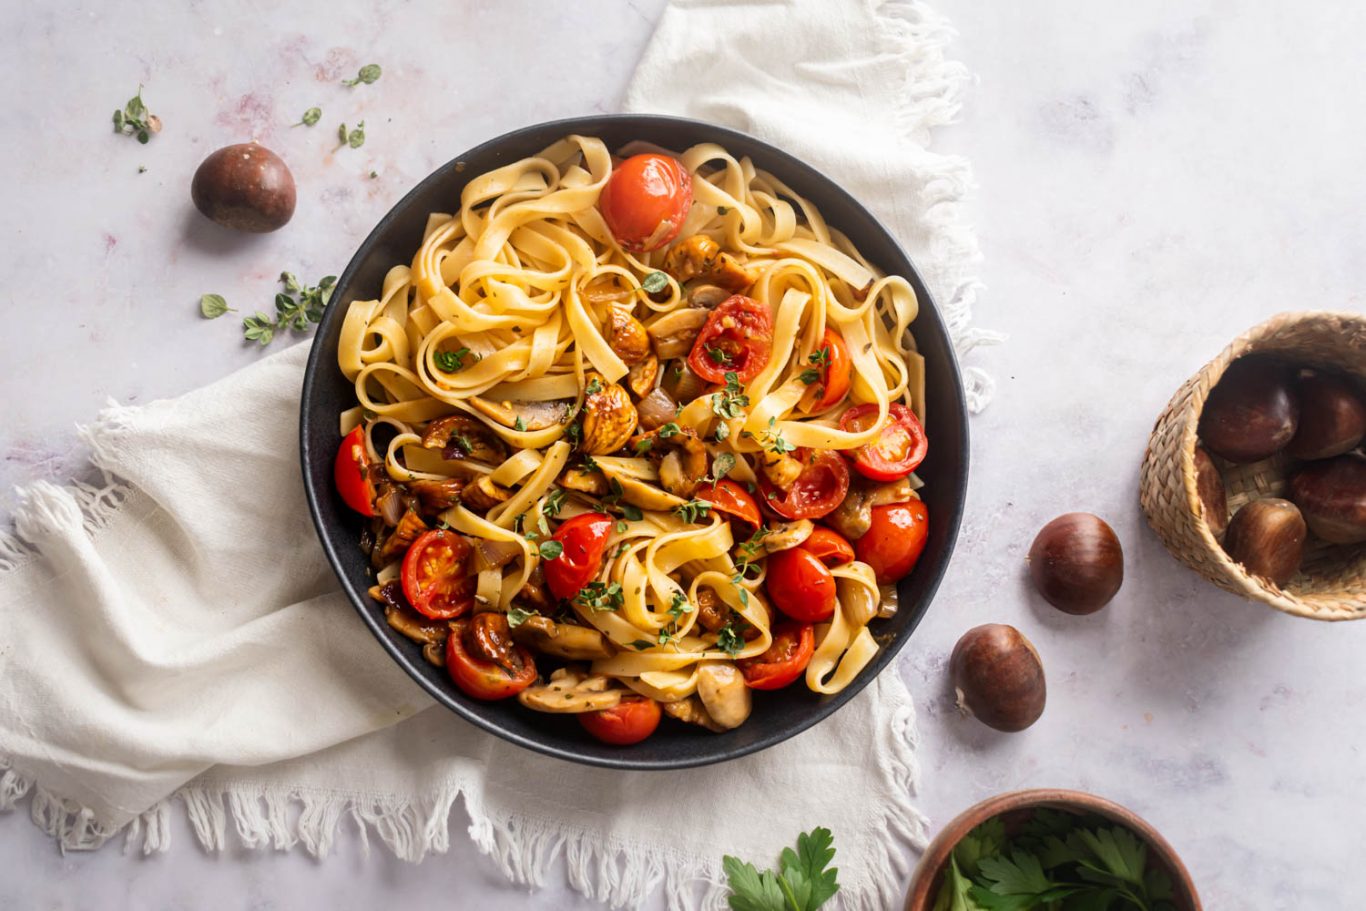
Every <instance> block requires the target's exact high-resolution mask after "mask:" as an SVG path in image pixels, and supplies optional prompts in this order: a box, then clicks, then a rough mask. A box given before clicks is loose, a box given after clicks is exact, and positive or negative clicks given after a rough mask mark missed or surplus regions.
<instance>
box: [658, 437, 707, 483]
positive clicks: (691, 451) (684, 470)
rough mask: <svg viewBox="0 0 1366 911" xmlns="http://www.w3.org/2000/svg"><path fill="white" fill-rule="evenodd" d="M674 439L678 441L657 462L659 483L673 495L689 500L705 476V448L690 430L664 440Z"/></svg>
mask: <svg viewBox="0 0 1366 911" xmlns="http://www.w3.org/2000/svg"><path fill="white" fill-rule="evenodd" d="M675 440H677V441H679V442H678V444H677V445H676V447H675V448H674V449H673V450H672V451H671V452H669V453H667V454H665V456H664V458H663V459H662V460H661V461H660V463H659V483H660V484H662V485H663V486H664V489H665V490H667V491H668V492H669V493H671V494H673V495H674V496H678V497H682V498H683V499H685V500H689V499H692V495H693V494H695V493H697V488H698V487H699V486H700V485H701V484H702V479H703V478H704V477H706V476H707V448H706V447H705V446H703V445H702V441H701V440H699V439H698V438H697V435H696V434H694V433H693V432H692V431H691V430H689V431H688V432H687V433H679V434H676V435H675V436H672V437H670V438H669V439H668V440H667V441H666V442H669V443H673V442H674V441H675Z"/></svg>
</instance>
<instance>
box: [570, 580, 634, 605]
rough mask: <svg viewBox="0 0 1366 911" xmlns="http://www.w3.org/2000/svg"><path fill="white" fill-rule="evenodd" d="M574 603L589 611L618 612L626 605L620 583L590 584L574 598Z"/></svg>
mask: <svg viewBox="0 0 1366 911" xmlns="http://www.w3.org/2000/svg"><path fill="white" fill-rule="evenodd" d="M574 601H575V602H576V603H578V604H582V605H583V606H584V607H586V608H588V609H589V610H595V611H606V610H616V609H617V608H619V607H621V606H622V605H623V604H625V603H626V595H625V593H624V592H623V591H622V588H621V583H620V582H589V583H588V584H586V585H585V586H584V587H583V588H582V589H580V590H579V593H578V594H577V595H575V596H574Z"/></svg>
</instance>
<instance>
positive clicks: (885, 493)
mask: <svg viewBox="0 0 1366 911" xmlns="http://www.w3.org/2000/svg"><path fill="white" fill-rule="evenodd" d="M913 499H915V491H914V490H912V489H911V481H910V479H909V478H902V479H901V480H899V481H892V482H890V483H887V484H877V485H874V484H871V483H869V482H867V481H863V480H860V479H854V480H853V481H852V483H850V485H849V492H848V493H847V494H845V496H844V500H843V501H842V502H841V503H840V505H839V506H836V507H835V511H834V512H832V513H830V514H829V515H828V516H826V517H825V524H826V525H829V526H830V527H831V528H833V529H834V530H835V531H837V532H839V533H840V534H842V535H844V537H845V538H847V539H849V540H850V541H856V540H858V539H859V538H861V537H863V536H864V534H865V533H867V531H868V528H869V526H870V525H872V522H873V507H874V506H887V505H890V504H892V503H905V502H906V501H908V500H913Z"/></svg>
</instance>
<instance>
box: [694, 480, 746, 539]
mask: <svg viewBox="0 0 1366 911" xmlns="http://www.w3.org/2000/svg"><path fill="white" fill-rule="evenodd" d="M693 497H694V498H696V499H698V500H706V501H707V502H708V503H710V504H711V505H712V506H713V507H715V509H716V510H717V511H718V512H724V513H728V514H730V515H732V516H734V517H735V518H737V519H739V520H741V521H742V522H748V523H749V524H750V525H752V526H754V527H755V528H758V527H759V524H760V517H759V504H758V502H757V501H756V500H755V499H754V497H753V496H752V495H751V494H750V492H749V491H747V490H745V489H744V488H743V487H741V486H740V485H739V484H736V483H735V482H734V481H727V480H725V479H722V480H720V481H717V482H716V483H714V484H703V485H702V486H701V487H699V488H697V492H696V493H694V494H693Z"/></svg>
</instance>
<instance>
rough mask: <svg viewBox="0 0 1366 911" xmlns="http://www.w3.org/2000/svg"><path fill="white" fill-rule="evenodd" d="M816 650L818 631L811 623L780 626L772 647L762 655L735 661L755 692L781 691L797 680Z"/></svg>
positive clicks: (775, 630) (776, 629)
mask: <svg viewBox="0 0 1366 911" xmlns="http://www.w3.org/2000/svg"><path fill="white" fill-rule="evenodd" d="M815 651H816V631H815V630H814V629H813V628H812V627H811V624H809V623H792V622H790V621H789V622H784V623H779V624H778V625H777V626H775V627H773V644H772V645H770V646H769V647H768V650H767V651H765V652H764V653H763V654H762V655H755V656H754V657H753V658H741V659H740V660H739V661H737V662H735V666H736V667H738V668H740V673H741V674H744V675H745V683H747V684H748V685H749V688H750V689H752V690H780V689H782V688H783V687H785V686H787V685H788V684H789V683H791V682H792V681H794V680H796V679H797V678H798V677H800V676H801V675H802V672H803V671H805V670H806V666H807V665H808V664H810V663H811V655H812V653H813V652H815Z"/></svg>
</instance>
